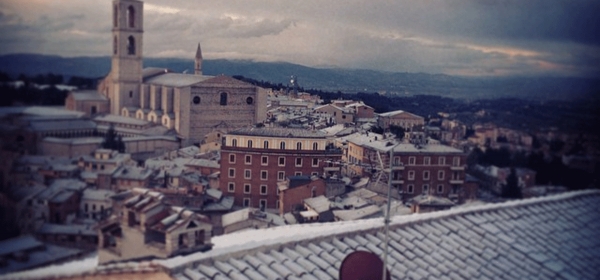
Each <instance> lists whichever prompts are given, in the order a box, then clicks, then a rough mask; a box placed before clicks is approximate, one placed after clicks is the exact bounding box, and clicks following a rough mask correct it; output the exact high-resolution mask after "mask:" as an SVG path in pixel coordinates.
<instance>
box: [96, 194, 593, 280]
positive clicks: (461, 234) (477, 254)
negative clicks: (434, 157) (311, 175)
mask: <svg viewBox="0 0 600 280" xmlns="http://www.w3.org/2000/svg"><path fill="white" fill-rule="evenodd" d="M599 213H600V191H598V190H585V191H577V192H569V193H563V194H559V195H554V196H547V197H541V198H532V199H523V200H513V201H508V202H504V203H498V204H485V205H476V206H471V207H465V208H458V209H450V210H446V211H438V212H432V213H426V214H412V215H403V216H394V217H392V218H391V223H390V239H391V241H390V242H389V245H391V246H389V250H390V251H389V263H388V268H389V269H390V273H391V274H392V276H393V277H394V278H395V279H404V278H436V279H439V278H443V276H447V277H449V278H451V279H478V278H501V277H508V278H511V279H538V278H547V279H555V278H568V279H598V277H599V276H600V269H598V267H600V250H598V249H597V248H599V247H600V239H598V238H597V233H598V230H599V229H600V217H599V215H600V214H599ZM383 227H384V226H383V219H382V218H374V219H365V220H356V221H345V222H332V223H310V224H297V225H285V226H280V227H272V228H265V229H258V230H252V231H242V232H235V233H231V234H226V235H221V236H216V237H213V238H212V239H211V242H212V243H213V244H214V246H213V249H212V250H211V251H208V252H197V253H192V254H189V255H186V256H177V257H173V258H169V259H165V260H154V261H146V262H139V263H137V265H136V264H135V263H131V262H128V263H117V264H111V265H105V266H102V267H100V268H98V269H97V270H96V271H98V272H99V271H102V272H103V273H107V272H110V271H113V272H112V273H118V272H119V269H120V268H122V267H127V269H131V267H139V268H144V267H152V266H156V265H159V266H162V267H164V268H165V269H166V270H168V271H169V273H170V274H171V275H172V276H173V277H174V278H176V279H195V278H203V277H205V278H207V279H216V278H218V276H219V275H220V276H221V278H228V277H229V276H231V275H242V277H241V278H244V277H243V276H245V278H248V279H267V278H268V277H269V276H270V277H279V278H282V279H296V278H306V279H337V278H338V277H339V274H338V268H339V265H340V263H341V262H342V260H343V259H344V258H345V257H346V256H347V255H348V254H349V253H351V252H354V251H356V250H364V251H370V252H373V253H375V254H377V255H379V256H382V255H383V248H384V242H383V241H384V233H383ZM206 267H211V268H213V269H211V270H210V271H208V270H207V269H206Z"/></svg>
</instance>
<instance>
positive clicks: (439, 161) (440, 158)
mask: <svg viewBox="0 0 600 280" xmlns="http://www.w3.org/2000/svg"><path fill="white" fill-rule="evenodd" d="M438 164H439V165H445V164H446V157H439V158H438Z"/></svg>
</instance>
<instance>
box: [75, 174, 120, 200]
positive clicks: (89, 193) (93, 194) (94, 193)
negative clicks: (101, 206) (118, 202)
mask: <svg viewBox="0 0 600 280" xmlns="http://www.w3.org/2000/svg"><path fill="white" fill-rule="evenodd" d="M82 173H83V172H82ZM115 194H116V193H115V192H114V191H112V190H103V189H98V190H94V189H85V190H84V191H83V196H82V198H81V199H82V200H100V201H101V200H110V197H111V196H113V195H115Z"/></svg>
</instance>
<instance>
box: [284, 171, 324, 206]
mask: <svg viewBox="0 0 600 280" xmlns="http://www.w3.org/2000/svg"><path fill="white" fill-rule="evenodd" d="M325 192H326V183H325V180H323V179H322V178H318V177H315V176H313V177H312V178H311V176H304V175H303V176H290V177H288V179H287V180H286V181H283V182H280V183H279V214H281V215H283V214H284V213H287V212H291V211H292V210H293V209H294V207H295V206H296V205H303V203H304V202H303V201H304V199H306V198H311V197H317V196H321V195H325Z"/></svg>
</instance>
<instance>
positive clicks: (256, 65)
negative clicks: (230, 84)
mask: <svg viewBox="0 0 600 280" xmlns="http://www.w3.org/2000/svg"><path fill="white" fill-rule="evenodd" d="M193 65H194V64H193V60H192V59H178V58H171V59H166V58H147V59H144V67H163V68H169V69H171V70H173V71H175V72H189V73H192V72H193V69H194V66H193ZM202 68H203V70H204V74H205V75H218V74H225V75H229V76H234V75H241V76H244V77H248V78H252V79H255V80H259V81H261V80H262V81H268V82H271V83H274V84H279V83H281V84H282V85H287V84H288V83H289V80H290V76H291V75H295V76H297V77H298V83H299V85H300V86H301V87H303V88H306V89H309V88H314V89H321V90H324V91H333V92H337V91H341V92H344V93H356V92H379V93H381V94H389V95H400V96H412V95H418V94H425V95H438V96H444V97H450V98H459V99H467V100H473V99H481V98H500V97H517V98H523V99H539V100H550V99H581V98H597V96H598V93H600V80H599V79H587V78H555V77H500V78H489V77H486V78H472V77H469V78H466V77H456V76H449V75H443V74H426V73H392V72H382V71H373V70H353V69H338V68H333V69H322V68H311V67H306V66H302V65H298V64H292V63H286V62H254V61H248V60H224V59H218V60H205V61H204V63H203V67H202ZM109 70H110V57H73V58H65V57H59V56H48V55H37V54H12V55H3V56H0V71H3V72H6V73H8V74H10V75H12V76H14V77H16V76H17V75H19V74H21V73H23V74H26V75H28V76H30V75H37V74H46V73H54V74H61V75H63V76H65V77H71V76H80V77H92V78H100V77H103V76H105V75H106V74H107V73H108V71H109Z"/></svg>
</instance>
